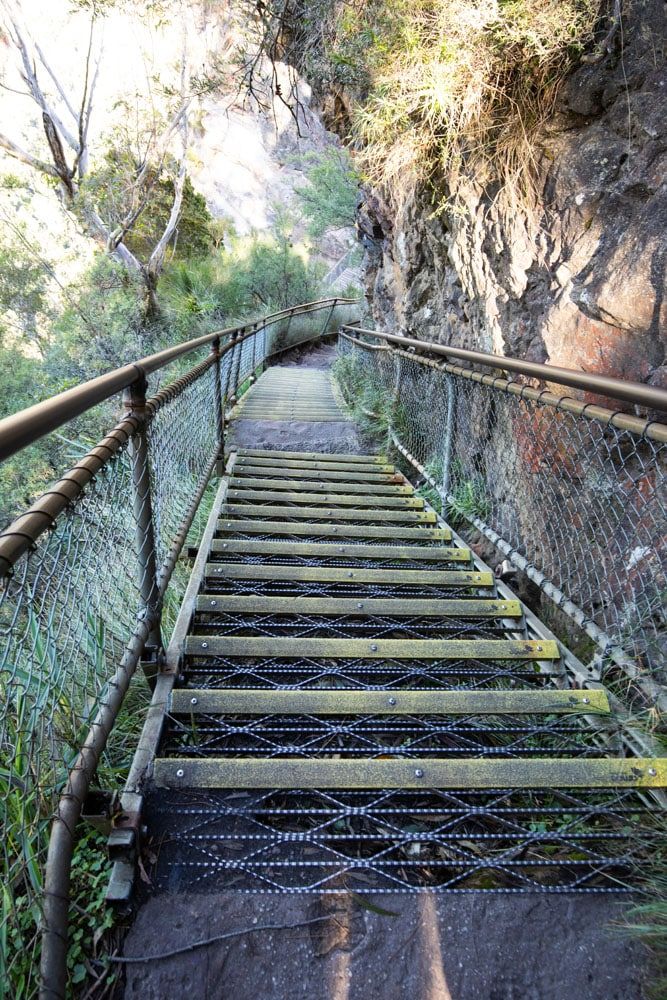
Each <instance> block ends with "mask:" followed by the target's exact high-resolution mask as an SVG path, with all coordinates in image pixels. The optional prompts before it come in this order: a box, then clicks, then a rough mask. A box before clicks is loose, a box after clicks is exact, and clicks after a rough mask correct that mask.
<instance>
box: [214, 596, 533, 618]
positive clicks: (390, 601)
mask: <svg viewBox="0 0 667 1000" xmlns="http://www.w3.org/2000/svg"><path fill="white" fill-rule="evenodd" d="M196 607H197V611H209V612H219V613H220V614H235V613H236V614H239V615H244V614H259V615H262V614H267V615H334V616H339V615H351V616H357V617H362V618H368V617H373V616H375V615H378V616H383V617H388V618H447V617H452V618H521V617H522V615H523V610H522V607H521V602H520V601H499V600H489V599H469V600H462V599H460V598H458V599H456V598H455V599H451V598H450V599H448V598H440V599H434V600H416V599H414V598H400V599H398V598H382V597H363V598H356V597H273V596H266V597H265V596H262V597H255V596H246V595H241V594H202V595H200V596H199V597H198V598H197V603H196Z"/></svg>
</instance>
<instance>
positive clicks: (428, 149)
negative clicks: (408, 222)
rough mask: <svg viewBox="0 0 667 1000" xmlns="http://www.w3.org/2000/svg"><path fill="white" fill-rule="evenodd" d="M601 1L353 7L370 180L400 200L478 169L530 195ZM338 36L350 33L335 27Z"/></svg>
mask: <svg viewBox="0 0 667 1000" xmlns="http://www.w3.org/2000/svg"><path fill="white" fill-rule="evenodd" d="M600 8H601V2H600V0H505V2H503V0H387V2H386V3H382V4H378V5H376V4H373V3H372V2H371V3H369V4H368V5H364V6H363V7H362V6H359V7H358V8H356V11H355V13H354V16H352V15H350V13H349V8H348V14H347V15H346V21H345V22H344V23H343V25H342V32H343V34H344V35H345V36H346V38H347V41H348V43H351V40H352V39H353V38H354V37H355V33H356V37H357V38H358V37H365V38H368V39H369V41H370V44H369V45H368V47H367V48H366V49H365V55H364V58H365V60H366V63H367V69H368V75H369V79H370V83H371V87H370V93H369V96H368V99H367V101H365V102H364V103H363V105H361V106H360V107H359V108H358V109H357V111H356V113H355V119H354V131H355V133H356V135H357V137H358V138H360V139H361V145H362V147H363V148H362V151H361V154H360V156H361V161H362V165H363V168H364V169H365V172H366V173H367V175H368V177H369V179H370V180H371V181H372V182H373V183H375V184H377V185H379V186H380V187H382V188H383V189H384V190H385V191H386V192H387V194H388V195H389V197H390V198H391V200H392V201H393V202H394V204H398V203H400V202H401V201H402V200H403V199H404V198H405V196H406V194H408V193H409V191H410V189H411V186H412V185H413V184H414V183H415V182H417V181H420V182H423V181H425V180H426V181H429V180H434V179H435V178H437V177H438V176H441V175H443V174H445V173H446V174H447V175H448V178H449V180H450V187H451V186H452V184H451V181H452V179H453V180H454V186H455V179H456V175H457V173H458V172H459V171H461V170H462V169H463V168H465V170H466V173H470V172H471V170H474V171H475V173H476V174H477V175H478V176H480V180H484V179H485V178H486V179H489V178H492V177H493V178H499V179H500V180H501V182H502V183H503V185H504V186H506V187H507V186H508V185H509V186H510V187H511V188H512V189H513V190H514V192H515V194H516V196H517V198H519V199H520V200H521V201H524V200H525V199H526V197H529V195H530V191H531V186H532V184H534V179H535V174H536V169H535V164H536V154H535V145H534V144H535V137H536V135H537V133H538V131H539V130H540V129H541V128H542V127H543V126H544V124H545V122H547V121H548V120H549V118H550V116H551V115H552V114H553V110H554V104H555V100H556V96H557V93H558V89H559V86H560V84H561V83H562V81H563V80H564V78H565V77H566V76H567V74H568V72H569V71H570V70H571V68H572V66H573V64H574V63H575V62H576V61H577V60H578V59H579V57H580V56H581V54H582V52H583V51H584V49H585V47H586V46H588V45H590V43H591V42H592V40H593V35H594V30H595V27H596V25H597V24H598V23H599V19H600ZM338 42H339V43H342V44H343V45H344V44H345V43H344V39H342V38H341V36H340V35H339V39H338Z"/></svg>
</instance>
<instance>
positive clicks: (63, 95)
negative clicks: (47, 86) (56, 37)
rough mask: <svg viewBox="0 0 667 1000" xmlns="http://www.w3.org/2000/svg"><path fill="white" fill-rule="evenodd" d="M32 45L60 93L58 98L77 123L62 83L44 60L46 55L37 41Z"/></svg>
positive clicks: (75, 114) (77, 118)
mask: <svg viewBox="0 0 667 1000" xmlns="http://www.w3.org/2000/svg"><path fill="white" fill-rule="evenodd" d="M33 45H34V46H35V52H36V53H37V55H38V56H39V61H40V62H41V64H42V66H43V67H44V69H45V70H46V72H47V73H48V74H49V76H50V77H51V80H52V81H53V85H54V86H55V88H56V90H57V91H58V93H59V94H60V98H61V100H62V102H63V104H64V105H65V107H66V108H67V110H68V111H69V113H70V114H71V116H72V118H73V119H74V121H75V122H76V123H77V124H78V123H79V117H78V115H77V113H76V111H75V110H74V108H73V107H72V105H71V103H70V99H69V97H68V96H67V94H66V93H65V90H64V88H63V85H62V84H61V82H60V80H59V79H58V77H57V76H56V74H55V73H54V72H53V70H52V69H51V67H50V65H49V63H48V62H47V61H46V56H45V55H44V53H43V52H42V49H41V47H40V45H39V44H38V42H36V41H33Z"/></svg>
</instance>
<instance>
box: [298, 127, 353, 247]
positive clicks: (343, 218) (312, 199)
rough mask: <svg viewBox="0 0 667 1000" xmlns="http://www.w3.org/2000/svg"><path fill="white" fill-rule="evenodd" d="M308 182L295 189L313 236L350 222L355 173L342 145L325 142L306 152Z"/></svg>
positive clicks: (351, 218)
mask: <svg viewBox="0 0 667 1000" xmlns="http://www.w3.org/2000/svg"><path fill="white" fill-rule="evenodd" d="M308 159H309V162H310V166H309V169H308V174H307V176H308V182H309V183H308V185H307V186H304V187H301V188H299V189H298V192H297V193H298V195H299V199H300V201H301V205H302V209H303V214H304V215H305V217H306V219H308V234H309V235H310V236H312V237H313V238H314V239H317V238H318V237H320V236H322V235H323V234H324V233H325V232H326V231H327V230H328V229H338V228H342V227H343V226H352V225H354V216H355V212H356V208H357V199H358V196H359V177H358V175H357V173H356V171H355V169H354V166H353V164H352V158H351V157H350V154H349V153H348V151H347V150H346V149H344V148H343V147H340V146H334V145H331V146H328V147H327V148H326V149H325V150H324V151H323V152H322V153H311V154H309V157H308Z"/></svg>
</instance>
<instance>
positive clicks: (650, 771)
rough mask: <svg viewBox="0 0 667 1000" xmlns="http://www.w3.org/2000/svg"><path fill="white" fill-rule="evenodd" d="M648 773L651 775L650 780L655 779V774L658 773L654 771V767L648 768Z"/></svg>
mask: <svg viewBox="0 0 667 1000" xmlns="http://www.w3.org/2000/svg"><path fill="white" fill-rule="evenodd" d="M648 773H649V774H650V775H651V777H652V778H655V776H656V774H657V773H658V772H657V771H656V769H655V768H654V767H649V769H648Z"/></svg>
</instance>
